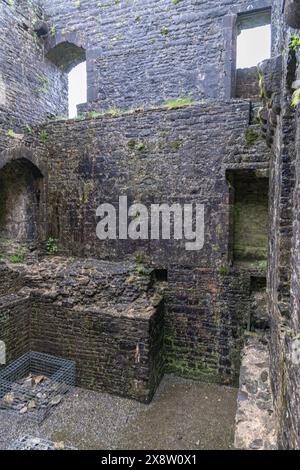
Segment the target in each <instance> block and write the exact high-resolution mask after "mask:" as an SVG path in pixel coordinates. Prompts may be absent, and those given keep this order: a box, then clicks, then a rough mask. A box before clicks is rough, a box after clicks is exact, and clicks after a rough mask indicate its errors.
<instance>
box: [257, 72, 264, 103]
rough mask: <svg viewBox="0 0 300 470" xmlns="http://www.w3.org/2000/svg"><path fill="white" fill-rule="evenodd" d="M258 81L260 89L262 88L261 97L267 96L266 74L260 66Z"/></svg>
mask: <svg viewBox="0 0 300 470" xmlns="http://www.w3.org/2000/svg"><path fill="white" fill-rule="evenodd" d="M258 82H259V90H260V97H261V98H264V97H265V91H264V90H265V86H264V76H263V73H262V70H261V68H260V67H258Z"/></svg>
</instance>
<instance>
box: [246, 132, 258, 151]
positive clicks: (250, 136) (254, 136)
mask: <svg viewBox="0 0 300 470" xmlns="http://www.w3.org/2000/svg"><path fill="white" fill-rule="evenodd" d="M258 138H259V135H258V133H257V132H256V131H255V130H254V129H251V128H249V129H247V130H246V132H245V140H246V144H247V145H248V147H251V146H252V145H254V144H255V142H256V141H257V140H258Z"/></svg>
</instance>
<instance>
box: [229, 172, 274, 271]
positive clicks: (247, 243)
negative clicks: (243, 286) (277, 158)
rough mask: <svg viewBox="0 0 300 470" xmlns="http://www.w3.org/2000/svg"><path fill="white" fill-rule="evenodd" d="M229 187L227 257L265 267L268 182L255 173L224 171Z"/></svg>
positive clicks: (265, 178)
mask: <svg viewBox="0 0 300 470" xmlns="http://www.w3.org/2000/svg"><path fill="white" fill-rule="evenodd" d="M227 180H228V182H229V188H230V215H231V217H230V255H231V258H232V260H233V262H235V263H246V264H251V265H253V266H254V267H258V268H260V267H261V268H266V262H267V253H268V212H269V180H268V178H267V177H266V175H265V174H264V173H260V172H257V171H255V170H234V171H232V170H230V171H228V172H227Z"/></svg>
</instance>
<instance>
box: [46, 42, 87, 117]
mask: <svg viewBox="0 0 300 470" xmlns="http://www.w3.org/2000/svg"><path fill="white" fill-rule="evenodd" d="M47 58H48V59H49V60H51V62H53V63H54V64H55V65H56V66H57V67H58V68H60V69H61V70H62V71H64V72H65V73H66V74H67V75H68V97H69V105H68V108H69V109H68V114H69V117H76V115H77V105H78V104H81V103H85V102H86V101H87V68H86V52H85V49H83V48H82V47H79V46H76V44H73V43H71V42H67V41H66V42H62V43H60V44H58V45H57V46H55V47H54V48H53V49H51V50H50V51H49V52H48V54H47Z"/></svg>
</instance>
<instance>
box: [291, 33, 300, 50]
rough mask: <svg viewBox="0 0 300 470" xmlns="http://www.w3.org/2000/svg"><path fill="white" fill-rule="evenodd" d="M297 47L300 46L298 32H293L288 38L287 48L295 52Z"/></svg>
mask: <svg viewBox="0 0 300 470" xmlns="http://www.w3.org/2000/svg"><path fill="white" fill-rule="evenodd" d="M299 47H300V38H299V36H298V34H296V33H295V34H293V36H292V37H291V39H290V43H289V48H290V49H292V50H294V51H295V52H297V50H298V48H299Z"/></svg>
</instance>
